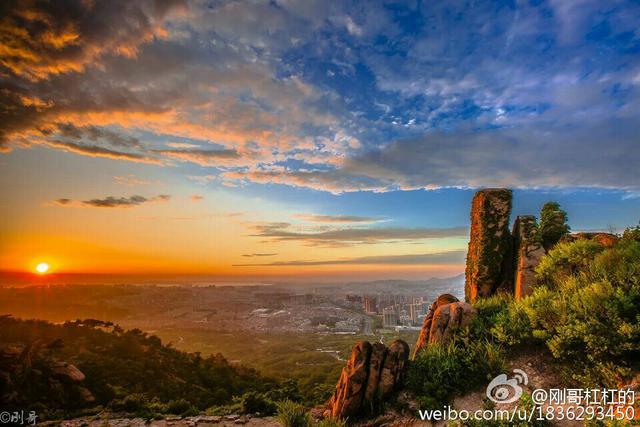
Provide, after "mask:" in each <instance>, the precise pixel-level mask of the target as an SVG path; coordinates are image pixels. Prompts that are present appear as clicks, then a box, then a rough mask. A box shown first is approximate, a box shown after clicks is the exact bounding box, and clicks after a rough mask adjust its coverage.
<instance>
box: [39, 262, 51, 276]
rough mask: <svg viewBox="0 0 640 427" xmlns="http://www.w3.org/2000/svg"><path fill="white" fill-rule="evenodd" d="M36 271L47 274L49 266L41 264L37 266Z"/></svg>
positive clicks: (44, 263)
mask: <svg viewBox="0 0 640 427" xmlns="http://www.w3.org/2000/svg"><path fill="white" fill-rule="evenodd" d="M36 271H37V272H38V273H39V274H46V273H47V272H48V271H49V264H47V263H46V262H41V263H40V264H38V265H37V266H36Z"/></svg>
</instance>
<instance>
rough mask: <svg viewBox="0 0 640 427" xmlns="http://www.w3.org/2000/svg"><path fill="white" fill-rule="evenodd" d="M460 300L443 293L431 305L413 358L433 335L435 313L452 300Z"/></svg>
mask: <svg viewBox="0 0 640 427" xmlns="http://www.w3.org/2000/svg"><path fill="white" fill-rule="evenodd" d="M456 301H458V298H456V297H454V296H453V295H451V294H442V295H440V296H439V297H438V298H436V300H435V301H434V302H433V304H431V306H430V307H429V311H428V312H427V315H426V316H425V317H424V321H423V322H422V329H421V330H420V335H419V336H418V341H417V342H416V346H415V349H414V350H413V358H414V359H415V358H416V355H417V354H418V352H419V351H420V350H422V349H423V348H425V347H426V346H427V345H428V344H429V336H430V335H431V324H432V322H433V315H434V313H435V312H436V310H437V309H438V307H440V306H441V305H445V304H451V303H452V302H456Z"/></svg>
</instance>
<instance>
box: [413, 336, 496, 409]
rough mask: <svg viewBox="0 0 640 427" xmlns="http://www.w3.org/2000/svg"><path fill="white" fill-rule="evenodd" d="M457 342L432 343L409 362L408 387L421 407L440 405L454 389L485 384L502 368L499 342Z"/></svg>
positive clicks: (460, 340) (451, 394)
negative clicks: (447, 343)
mask: <svg viewBox="0 0 640 427" xmlns="http://www.w3.org/2000/svg"><path fill="white" fill-rule="evenodd" d="M456 341H457V343H451V344H449V345H440V344H432V345H429V346H428V347H426V348H425V349H424V350H423V351H421V352H420V354H419V355H418V356H417V357H416V359H415V360H414V361H413V363H412V364H411V365H410V367H409V372H408V375H407V386H408V387H409V388H410V389H411V390H413V392H414V393H415V394H416V396H418V401H419V404H420V406H421V408H425V409H435V408H440V407H442V405H444V404H446V403H447V402H448V401H449V400H450V399H451V397H452V396H453V394H454V393H455V392H459V391H460V390H465V389H469V388H470V387H476V386H478V385H481V384H484V383H485V382H487V381H489V380H490V379H491V378H493V377H494V376H495V375H496V374H497V373H499V372H501V371H502V370H503V368H504V366H505V360H504V354H503V351H502V349H501V348H500V347H498V346H497V345H496V344H493V343H491V342H489V341H473V340H470V339H467V338H459V339H457V340H456Z"/></svg>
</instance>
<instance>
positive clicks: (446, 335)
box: [429, 301, 476, 344]
mask: <svg viewBox="0 0 640 427" xmlns="http://www.w3.org/2000/svg"><path fill="white" fill-rule="evenodd" d="M475 315H476V310H475V308H473V307H472V306H471V304H469V303H466V302H462V301H457V302H452V303H451V304H445V305H441V306H440V307H438V309H437V310H436V312H435V313H434V314H433V322H432V323H431V332H430V333H429V344H433V343H446V342H448V341H449V340H450V339H451V338H452V337H453V333H454V331H455V330H456V329H458V328H459V327H461V326H466V325H468V324H469V323H470V322H471V320H472V319H473V318H474V317H475Z"/></svg>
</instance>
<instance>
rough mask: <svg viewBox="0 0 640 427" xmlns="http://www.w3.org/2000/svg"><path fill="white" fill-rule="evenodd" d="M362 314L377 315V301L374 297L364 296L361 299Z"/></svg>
mask: <svg viewBox="0 0 640 427" xmlns="http://www.w3.org/2000/svg"><path fill="white" fill-rule="evenodd" d="M362 305H363V308H364V312H365V313H368V314H377V313H378V301H377V298H376V297H371V296H366V297H364V299H363V304H362Z"/></svg>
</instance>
